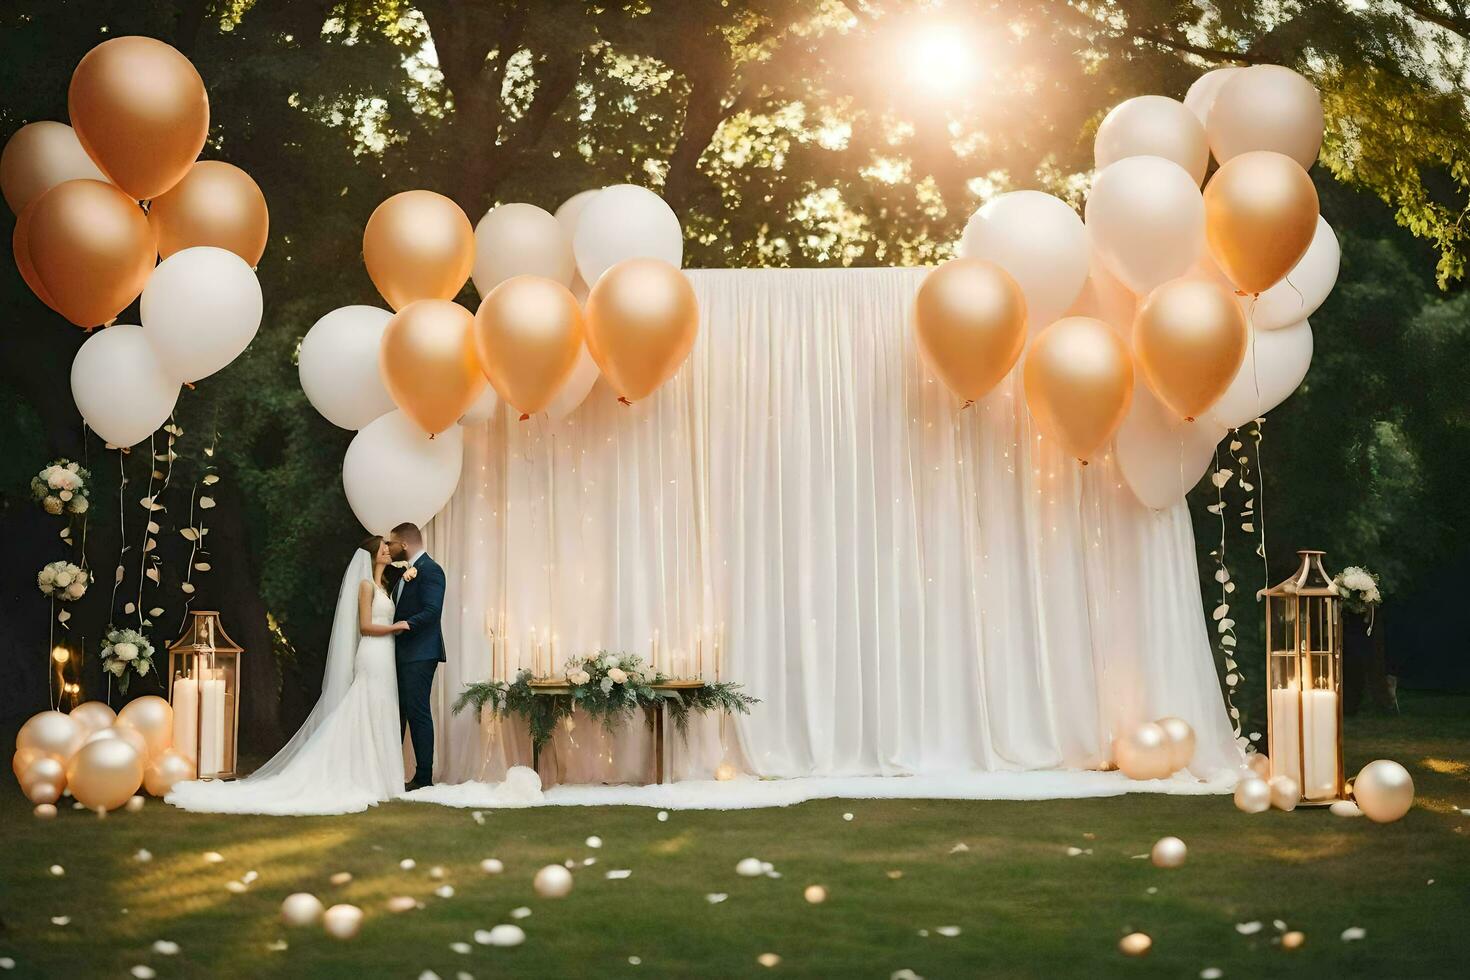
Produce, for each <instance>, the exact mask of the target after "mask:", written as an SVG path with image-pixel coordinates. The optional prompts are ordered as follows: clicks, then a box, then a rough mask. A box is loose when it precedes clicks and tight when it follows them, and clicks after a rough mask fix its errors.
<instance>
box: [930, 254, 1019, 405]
mask: <svg viewBox="0 0 1470 980" xmlns="http://www.w3.org/2000/svg"><path fill="white" fill-rule="evenodd" d="M914 329H915V334H916V335H917V337H918V340H919V350H921V351H922V352H923V354H924V360H925V361H927V362H928V364H929V367H930V369H932V370H933V371H934V373H935V374H937V375H939V379H940V380H941V381H943V382H944V383H945V384H946V385H947V386H948V387H949V389H950V390H951V391H953V392H954V393H955V394H956V395H959V396H960V397H961V398H963V399H965V401H966V402H967V403H968V402H972V401H975V400H976V399H979V398H983V397H984V396H985V395H986V394H988V393H989V392H990V390H991V389H992V388H994V387H995V386H996V385H997V384H999V383H1000V381H1001V379H1002V378H1004V377H1005V376H1006V375H1007V374H1009V373H1010V371H1011V368H1013V367H1015V366H1016V361H1017V360H1019V359H1020V357H1021V350H1022V348H1024V347H1025V346H1026V297H1025V296H1024V295H1022V293H1021V287H1020V286H1018V285H1016V280H1014V279H1012V278H1011V276H1010V273H1008V272H1006V271H1005V270H1004V269H1002V268H1001V267H1000V266H998V265H996V264H995V263H993V262H987V261H985V260H984V259H976V258H961V259H951V260H950V261H948V262H946V263H944V264H943V265H941V266H940V267H939V268H937V269H935V270H934V271H933V272H931V273H929V275H927V276H925V277H924V282H923V283H922V284H921V285H920V286H919V291H918V293H917V294H916V295H915V297H914Z"/></svg>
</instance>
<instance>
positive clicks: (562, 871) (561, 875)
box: [531, 864, 572, 898]
mask: <svg viewBox="0 0 1470 980" xmlns="http://www.w3.org/2000/svg"><path fill="white" fill-rule="evenodd" d="M531 887H532V888H533V889H535V891H536V894H537V895H539V896H540V897H542V898H566V897H567V896H568V895H569V894H571V891H572V873H571V872H570V871H568V870H567V869H566V868H565V867H563V866H562V865H560V864H548V865H547V866H546V867H544V868H542V869H541V870H540V871H538V872H536V877H535V878H534V879H533V880H532V882H531Z"/></svg>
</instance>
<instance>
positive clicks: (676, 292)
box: [299, 184, 699, 532]
mask: <svg viewBox="0 0 1470 980" xmlns="http://www.w3.org/2000/svg"><path fill="white" fill-rule="evenodd" d="M362 255H363V261H364V263H365V264H366V266H367V271H368V275H369V277H370V278H371V279H372V281H373V285H375V286H376V287H377V289H378V292H379V293H381V294H382V296H383V299H384V300H386V301H387V303H388V305H389V306H390V307H391V308H392V310H393V312H389V311H388V310H383V309H379V308H377V307H371V306H348V307H343V308H342V309H338V310H334V311H332V312H331V313H328V314H327V315H326V316H324V317H322V318H321V319H320V320H318V321H317V322H316V324H315V325H314V326H313V327H312V328H311V330H310V331H308V332H307V335H306V337H305V338H304V339H303V340H302V342H301V353H300V358H299V364H300V371H301V387H302V389H303V390H304V391H305V392H306V397H307V400H308V401H310V402H311V404H312V405H313V406H314V407H315V408H316V409H317V411H319V412H320V413H321V414H322V415H323V416H324V417H325V418H326V419H327V420H328V421H329V422H331V423H332V424H334V425H337V426H339V427H341V428H344V429H353V430H357V435H356V436H355V437H353V440H352V443H351V444H350V445H349V446H348V449H347V454H346V457H345V458H344V460H343V463H342V481H343V485H344V487H345V489H346V492H347V501H348V503H349V504H350V505H351V506H352V510H353V512H354V513H355V514H356V515H357V518H358V520H359V521H361V522H362V524H363V525H364V526H365V527H367V528H369V529H371V530H373V531H375V532H381V531H386V530H387V529H388V528H391V527H392V526H394V525H395V524H398V523H399V522H402V521H413V522H415V523H418V524H423V523H426V522H427V521H428V520H430V519H431V518H432V517H433V516H434V515H435V514H436V513H438V511H439V510H440V509H441V508H442V507H443V506H444V505H445V503H447V502H448V500H449V498H450V496H451V495H453V493H454V489H455V487H456V486H457V485H458V483H459V474H460V468H461V466H462V465H463V455H464V450H463V447H464V435H463V433H462V431H461V430H460V428H459V427H458V426H456V423H457V422H458V423H461V424H463V423H477V422H486V421H488V420H489V419H490V418H491V417H492V416H493V415H494V413H495V411H496V410H497V406H498V402H499V401H501V400H503V401H504V402H506V403H507V404H508V405H510V406H511V407H512V408H514V409H515V410H516V411H517V412H519V413H520V417H521V418H522V419H523V420H524V419H527V418H529V417H530V416H532V415H534V414H538V413H541V412H545V413H547V414H548V415H550V416H551V417H552V418H557V419H559V418H563V417H565V416H566V415H568V414H569V413H571V412H572V411H574V410H575V409H576V408H577V407H578V406H579V405H580V404H581V403H582V401H583V400H584V399H585V398H586V397H587V394H588V392H589V391H591V389H592V386H593V385H594V384H595V383H596V381H597V378H598V376H599V373H600V374H601V376H602V377H604V378H606V379H607V381H608V383H609V384H610V385H611V386H612V388H613V389H614V390H615V391H616V392H617V393H618V395H619V398H620V400H621V401H624V402H632V401H634V400H637V399H639V398H644V397H646V396H647V395H649V394H651V393H652V392H653V391H654V390H655V389H657V388H658V386H659V385H661V384H663V382H664V381H666V380H668V379H669V378H670V377H672V376H673V374H674V373H675V372H676V371H677V370H678V369H679V366H680V365H681V364H683V362H684V360H685V358H687V357H688V355H689V352H690V350H691V349H692V348H693V346H694V338H695V334H696V332H697V330H698V325H699V309H698V305H697V303H696V302H695V297H694V290H693V288H692V287H691V286H690V284H689V281H688V280H687V279H686V278H685V277H684V275H683V274H682V273H681V272H680V271H679V264H680V262H681V260H682V258H683V232H682V230H681V229H680V227H679V220H678V218H677V217H676V216H675V215H674V212H673V211H672V210H671V209H670V208H669V206H668V205H667V204H666V203H664V201H663V199H662V198H660V197H659V196H658V195H656V194H654V193H653V192H652V191H649V190H646V189H644V188H642V187H636V186H633V185H631V184H620V185H616V186H613V187H606V188H602V189H601V190H591V191H583V192H582V193H580V194H577V195H576V196H574V197H572V198H570V199H569V200H567V201H566V202H565V203H563V204H562V206H561V207H560V208H558V209H557V211H556V213H555V214H551V213H550V212H548V211H545V210H542V209H541V208H538V207H536V206H534V205H531V204H502V205H499V206H497V207H494V208H492V209H490V211H488V212H487V213H486V214H485V216H484V217H483V218H481V219H480V222H479V224H478V225H477V226H476V227H475V228H473V229H471V227H470V223H469V219H468V218H467V217H466V216H465V213H464V211H462V210H461V209H460V207H459V206H458V205H457V204H455V203H454V202H453V201H451V200H450V199H449V198H447V197H445V196H443V195H442V194H436V193H434V192H433V191H426V190H414V191H405V192H403V193H401V194H395V195H394V196H393V197H390V198H389V199H388V200H386V201H384V202H383V203H382V204H380V205H379V206H378V208H377V209H376V210H375V211H374V212H373V214H372V216H371V217H370V218H369V219H368V223H367V228H366V229H365V231H364V234H363V248H362ZM471 278H473V280H474V283H475V288H476V290H477V291H478V292H479V293H480V296H481V300H480V305H479V308H478V310H477V311H476V312H475V313H473V314H472V313H471V312H470V311H469V310H468V309H466V308H465V307H463V306H461V305H459V304H458V303H456V302H455V301H454V300H455V297H456V296H457V295H458V294H459V292H460V290H461V289H462V288H463V287H464V284H465V282H466V280H469V279H471ZM589 284H590V289H589ZM487 382H488V387H487ZM395 408H396V410H395ZM389 472H391V473H393V474H394V475H395V476H394V479H392V480H386V479H384V474H385V473H389Z"/></svg>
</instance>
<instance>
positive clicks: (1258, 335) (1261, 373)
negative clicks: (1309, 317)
mask: <svg viewBox="0 0 1470 980" xmlns="http://www.w3.org/2000/svg"><path fill="white" fill-rule="evenodd" d="M1311 366H1312V325H1311V324H1310V323H1308V322H1307V321H1306V320H1303V321H1301V322H1300V323H1294V324H1292V325H1291V326H1289V327H1284V328H1282V329H1281V330H1256V331H1254V332H1253V334H1252V336H1251V340H1250V343H1248V344H1247V345H1246V348H1245V360H1244V361H1242V362H1241V365H1240V370H1239V371H1237V372H1235V378H1234V379H1233V380H1232V381H1231V382H1230V387H1229V388H1227V389H1225V394H1223V395H1221V396H1220V400H1219V401H1218V402H1216V403H1215V405H1214V407H1213V408H1211V409H1210V410H1209V412H1208V413H1207V417H1208V419H1209V421H1211V422H1213V423H1214V424H1216V425H1222V426H1224V427H1225V428H1227V429H1237V428H1239V427H1240V426H1242V425H1245V424H1246V423H1248V422H1250V421H1251V420H1252V419H1257V418H1260V417H1261V416H1262V415H1264V414H1266V413H1267V412H1269V411H1271V409H1273V408H1275V407H1276V406H1277V405H1280V404H1281V403H1282V402H1284V401H1286V399H1288V398H1290V397H1291V394H1292V392H1294V391H1296V389H1297V387H1298V386H1300V385H1301V383H1302V379H1304V378H1305V377H1306V376H1307V369H1308V368H1309V367H1311Z"/></svg>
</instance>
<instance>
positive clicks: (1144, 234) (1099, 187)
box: [1086, 156, 1205, 296]
mask: <svg viewBox="0 0 1470 980" xmlns="http://www.w3.org/2000/svg"><path fill="white" fill-rule="evenodd" d="M1086 215H1087V230H1088V231H1089V232H1091V234H1092V242H1093V246H1094V247H1095V248H1096V249H1097V250H1098V252H1099V254H1101V256H1102V258H1103V261H1104V262H1106V263H1107V266H1108V268H1109V269H1110V270H1111V271H1112V272H1113V274H1114V275H1116V276H1117V277H1118V278H1119V279H1120V280H1122V282H1123V285H1125V286H1127V287H1128V288H1129V289H1131V290H1132V291H1133V292H1135V293H1137V294H1138V295H1140V296H1142V295H1144V294H1145V293H1147V292H1148V291H1149V290H1151V289H1153V288H1154V287H1155V286H1158V285H1159V284H1161V283H1165V282H1168V281H1169V280H1170V279H1177V278H1178V277H1179V276H1182V275H1184V273H1186V272H1187V271H1189V268H1190V266H1192V265H1194V263H1195V260H1197V259H1198V258H1199V256H1200V253H1201V252H1202V251H1204V246H1205V201H1204V198H1203V197H1202V196H1201V195H1200V192H1199V185H1198V184H1196V183H1195V181H1194V178H1193V177H1191V176H1190V175H1189V174H1188V173H1187V172H1186V171H1185V170H1184V168H1183V167H1181V166H1179V164H1177V163H1174V162H1173V161H1171V160H1165V159H1164V158H1163V157H1153V156H1140V157H1128V158H1127V159H1124V160H1119V161H1118V162H1117V163H1115V164H1113V165H1112V166H1110V167H1108V168H1107V169H1106V170H1103V171H1101V172H1099V173H1098V175H1097V176H1096V177H1095V178H1093V181H1092V193H1090V194H1088V195H1087V211H1086Z"/></svg>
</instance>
